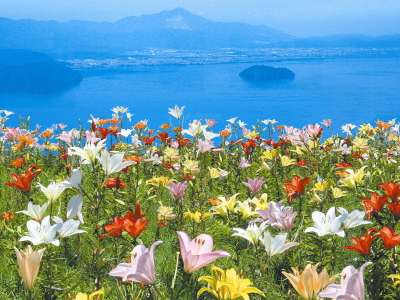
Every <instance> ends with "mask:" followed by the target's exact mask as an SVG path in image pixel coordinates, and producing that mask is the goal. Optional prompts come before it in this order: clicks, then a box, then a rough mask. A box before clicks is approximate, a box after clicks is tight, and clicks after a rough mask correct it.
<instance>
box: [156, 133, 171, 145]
mask: <svg viewBox="0 0 400 300" xmlns="http://www.w3.org/2000/svg"><path fill="white" fill-rule="evenodd" d="M158 138H159V139H160V141H162V142H163V143H166V142H168V140H169V136H168V132H160V133H159V134H158Z"/></svg>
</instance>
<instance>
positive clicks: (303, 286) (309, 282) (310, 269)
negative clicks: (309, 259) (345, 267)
mask: <svg viewBox="0 0 400 300" xmlns="http://www.w3.org/2000/svg"><path fill="white" fill-rule="evenodd" d="M317 267H318V264H317V265H311V264H308V265H307V266H306V267H305V269H304V270H303V272H301V273H300V272H299V269H298V268H292V273H287V272H282V274H283V275H284V276H285V277H286V278H287V279H289V282H290V284H291V285H292V286H293V288H294V289H295V290H296V292H297V293H298V294H299V295H300V296H301V297H302V298H303V299H306V300H308V299H313V298H314V297H317V295H318V293H319V292H320V291H321V290H322V289H323V288H325V287H326V286H327V285H328V284H330V283H332V282H334V277H329V275H328V273H327V272H326V270H325V269H323V270H322V271H321V272H320V273H318V271H317Z"/></svg>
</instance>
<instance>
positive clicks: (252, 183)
mask: <svg viewBox="0 0 400 300" xmlns="http://www.w3.org/2000/svg"><path fill="white" fill-rule="evenodd" d="M243 184H244V185H245V186H247V188H248V189H249V191H250V192H251V193H252V194H257V193H258V192H259V191H260V190H261V189H262V186H263V184H264V180H263V179H261V178H254V179H252V178H249V179H247V181H246V182H243Z"/></svg>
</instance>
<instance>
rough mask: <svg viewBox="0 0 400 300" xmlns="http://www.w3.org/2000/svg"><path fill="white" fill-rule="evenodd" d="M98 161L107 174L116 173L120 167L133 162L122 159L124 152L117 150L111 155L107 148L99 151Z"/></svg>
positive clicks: (127, 165)
mask: <svg viewBox="0 0 400 300" xmlns="http://www.w3.org/2000/svg"><path fill="white" fill-rule="evenodd" d="M99 161H100V164H101V166H102V168H103V171H104V173H106V175H107V176H109V175H111V174H114V173H118V172H119V171H121V170H122V169H125V168H126V167H129V166H130V165H132V164H134V162H133V161H130V160H126V161H124V153H121V152H118V153H116V154H113V155H111V154H110V153H109V152H108V151H107V150H104V151H102V152H101V154H100V158H99Z"/></svg>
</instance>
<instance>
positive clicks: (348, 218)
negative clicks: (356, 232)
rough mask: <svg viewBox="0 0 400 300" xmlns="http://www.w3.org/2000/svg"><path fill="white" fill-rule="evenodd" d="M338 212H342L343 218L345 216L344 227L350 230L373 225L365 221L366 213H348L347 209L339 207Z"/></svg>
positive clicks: (355, 211) (356, 211)
mask: <svg viewBox="0 0 400 300" xmlns="http://www.w3.org/2000/svg"><path fill="white" fill-rule="evenodd" d="M338 211H339V212H340V214H341V216H343V221H342V222H343V226H344V228H347V229H350V228H355V227H357V226H360V225H366V224H371V222H370V221H365V220H364V217H365V212H363V211H361V210H358V209H355V210H353V211H352V212H350V213H349V212H348V211H347V209H345V208H343V207H339V208H338Z"/></svg>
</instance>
